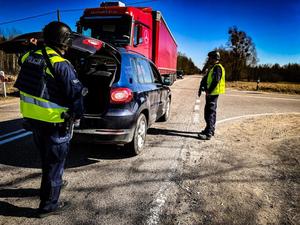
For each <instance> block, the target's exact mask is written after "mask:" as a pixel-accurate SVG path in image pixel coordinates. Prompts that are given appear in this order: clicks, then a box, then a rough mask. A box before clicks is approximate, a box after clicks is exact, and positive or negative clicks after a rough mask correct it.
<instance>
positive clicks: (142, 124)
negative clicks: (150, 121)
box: [126, 114, 147, 155]
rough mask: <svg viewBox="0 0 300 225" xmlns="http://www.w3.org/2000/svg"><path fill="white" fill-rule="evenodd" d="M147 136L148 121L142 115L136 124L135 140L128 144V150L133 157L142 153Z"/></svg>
mask: <svg viewBox="0 0 300 225" xmlns="http://www.w3.org/2000/svg"><path fill="white" fill-rule="evenodd" d="M146 134H147V119H146V117H145V115H144V114H141V115H140V116H139V118H138V120H137V122H136V128H135V131H134V135H133V139H132V141H131V142H130V143H128V144H127V146H126V147H127V148H128V150H129V152H130V153H132V154H133V155H138V154H140V153H141V152H142V150H143V148H144V145H145V141H146Z"/></svg>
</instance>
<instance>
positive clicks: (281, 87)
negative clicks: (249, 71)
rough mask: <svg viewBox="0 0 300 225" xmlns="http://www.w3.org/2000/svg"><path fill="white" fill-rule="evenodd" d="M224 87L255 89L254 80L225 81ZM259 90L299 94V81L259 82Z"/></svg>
mask: <svg viewBox="0 0 300 225" xmlns="http://www.w3.org/2000/svg"><path fill="white" fill-rule="evenodd" d="M226 87H228V88H235V89H238V90H247V91H256V88H257V83H256V82H244V81H235V82H226ZM259 90H260V91H268V92H278V93H285V94H300V83H267V82H261V83H259Z"/></svg>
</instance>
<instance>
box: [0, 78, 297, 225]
mask: <svg viewBox="0 0 300 225" xmlns="http://www.w3.org/2000/svg"><path fill="white" fill-rule="evenodd" d="M199 82H200V77H199V76H190V77H188V76H185V78H184V79H183V80H178V81H176V82H175V84H174V85H173V86H172V92H173V98H172V105H171V117H170V120H169V121H168V122H166V123H156V124H155V125H154V126H152V127H151V128H150V129H149V130H148V136H147V144H146V148H145V150H144V152H143V154H141V155H139V156H136V157H130V156H129V155H127V154H126V153H125V152H124V151H122V148H120V147H116V146H107V145H86V144H82V145H73V146H72V149H71V152H70V154H69V157H68V162H67V169H66V170H65V175H64V178H65V179H67V180H68V181H69V185H68V186H67V187H66V189H64V190H63V191H62V194H61V199H63V200H68V201H70V202H71V203H72V206H71V208H70V209H69V210H68V211H66V212H63V213H62V214H61V215H57V216H51V217H48V218H45V219H37V218H34V212H35V209H36V207H37V206H38V203H39V199H38V190H39V183H40V173H41V171H40V160H39V155H38V152H37V150H36V149H35V147H34V145H33V142H32V137H31V135H30V133H28V132H26V131H25V130H22V127H21V123H20V119H19V118H20V114H19V110H18V101H17V100H11V101H9V102H5V103H3V102H0V104H1V105H0V121H1V122H0V177H1V181H0V224H10V225H14V224H66V225H68V224H89V225H91V224H149V225H153V224H169V223H167V222H165V221H173V222H172V223H171V224H181V223H180V221H177V222H176V223H175V222H174V221H176V217H177V215H176V212H178V210H177V211H176V210H174V209H176V205H174V204H176V198H177V197H178V196H177V195H178V193H179V192H178V189H179V188H180V184H179V182H178V180H179V178H180V176H181V173H182V171H183V169H185V170H186V169H187V168H183V167H184V163H183V162H184V161H185V159H186V157H188V155H189V146H192V145H193V146H196V145H199V140H198V139H197V132H199V131H200V130H201V129H202V128H204V126H205V124H204V120H203V107H204V102H205V99H204V96H201V97H200V98H198V97H197V90H198V85H199ZM269 114H286V115H290V114H300V97H299V96H293V95H280V94H269V93H260V92H241V91H235V90H227V92H226V94H225V95H222V96H220V98H219V105H218V114H217V120H218V122H217V131H216V138H218V127H219V126H223V125H224V124H228V123H235V122H236V121H240V120H243V119H245V118H248V117H257V116H260V115H269ZM228 132H230V130H229V131H228ZM199 148H201V145H199ZM199 170H201V168H199ZM171 203H174V204H173V207H172V208H170V205H172V204H171ZM170 211H172V212H173V213H170ZM170 214H171V215H172V220H167V219H166V218H165V215H170Z"/></svg>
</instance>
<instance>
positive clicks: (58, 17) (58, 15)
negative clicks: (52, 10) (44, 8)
mask: <svg viewBox="0 0 300 225" xmlns="http://www.w3.org/2000/svg"><path fill="white" fill-rule="evenodd" d="M56 14H57V21H58V22H60V13H59V9H57V11H56Z"/></svg>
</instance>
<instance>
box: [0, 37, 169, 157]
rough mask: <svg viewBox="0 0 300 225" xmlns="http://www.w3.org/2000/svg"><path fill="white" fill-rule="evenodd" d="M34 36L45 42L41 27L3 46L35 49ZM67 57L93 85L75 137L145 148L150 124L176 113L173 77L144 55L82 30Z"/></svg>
mask: <svg viewBox="0 0 300 225" xmlns="http://www.w3.org/2000/svg"><path fill="white" fill-rule="evenodd" d="M32 38H35V39H37V43H38V45H39V44H41V45H42V44H43V39H42V35H41V33H40V32H35V33H28V34H24V35H20V36H18V37H16V38H14V39H12V40H10V41H7V42H5V43H1V44H0V49H2V50H4V51H6V52H11V53H17V52H19V53H20V52H25V51H28V50H31V49H33V48H35V47H36V46H35V45H32V44H30V41H29V40H31V39H32ZM66 57H67V58H68V59H69V60H70V61H71V62H72V64H73V65H74V66H75V68H76V70H77V73H78V76H79V79H80V81H81V82H82V83H83V84H84V85H85V87H87V88H88V90H89V91H88V94H87V95H86V96H85V99H84V104H85V114H84V116H83V118H82V119H81V123H80V126H79V127H77V128H76V129H75V130H74V138H73V140H74V141H89V142H95V143H115V144H125V145H126V146H127V147H128V149H129V150H130V151H131V152H132V153H134V154H139V153H140V152H141V151H142V149H143V147H144V144H145V140H146V134H147V129H148V128H149V127H150V126H151V124H153V123H154V122H155V121H157V120H161V121H166V120H167V119H168V117H169V115H170V104H171V91H170V88H169V87H168V85H170V81H169V80H167V79H165V80H163V79H162V77H161V76H160V74H159V72H158V70H157V68H156V66H155V65H154V64H153V63H152V62H151V61H149V60H148V59H146V58H145V57H144V56H142V55H140V54H138V53H135V52H130V51H127V50H125V49H122V48H114V47H112V46H111V45H109V44H107V43H104V42H102V41H100V40H97V39H94V38H89V37H85V36H82V35H80V34H76V33H74V40H73V43H72V46H71V47H70V49H69V51H68V55H67V56H66Z"/></svg>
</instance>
